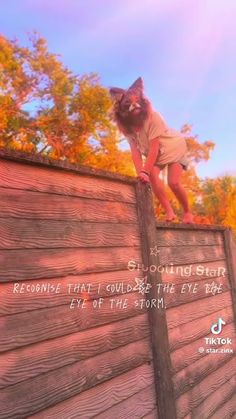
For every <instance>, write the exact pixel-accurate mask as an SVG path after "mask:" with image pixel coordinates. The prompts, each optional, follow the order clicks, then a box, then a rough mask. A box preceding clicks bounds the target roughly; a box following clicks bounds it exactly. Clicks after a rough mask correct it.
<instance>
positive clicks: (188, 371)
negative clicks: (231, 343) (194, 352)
mask: <svg viewBox="0 0 236 419" xmlns="http://www.w3.org/2000/svg"><path fill="white" fill-rule="evenodd" d="M231 358H233V354H229V353H218V354H217V356H214V355H213V356H212V354H207V355H206V356H203V357H202V358H201V359H198V360H197V361H196V362H194V364H192V365H189V366H188V367H186V368H184V369H183V370H181V371H179V372H178V373H177V374H175V375H174V376H173V383H174V391H175V397H176V398H178V397H179V396H180V395H181V394H183V393H185V392H186V391H188V390H189V388H191V387H195V386H196V385H197V384H198V383H200V382H201V381H202V380H203V379H204V378H206V377H209V376H210V374H211V373H213V372H214V371H215V370H216V369H218V368H220V367H221V366H222V365H223V364H225V363H227V362H228V361H229V360H230V359H231Z"/></svg>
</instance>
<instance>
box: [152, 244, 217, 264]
mask: <svg viewBox="0 0 236 419" xmlns="http://www.w3.org/2000/svg"><path fill="white" fill-rule="evenodd" d="M159 258H160V264H161V265H170V264H173V265H180V264H185V265H189V264H192V263H202V262H213V261H218V260H221V259H222V260H223V259H225V253H224V248H223V246H189V247H188V246H186V248H184V249H183V248H182V247H161V248H160V253H159Z"/></svg>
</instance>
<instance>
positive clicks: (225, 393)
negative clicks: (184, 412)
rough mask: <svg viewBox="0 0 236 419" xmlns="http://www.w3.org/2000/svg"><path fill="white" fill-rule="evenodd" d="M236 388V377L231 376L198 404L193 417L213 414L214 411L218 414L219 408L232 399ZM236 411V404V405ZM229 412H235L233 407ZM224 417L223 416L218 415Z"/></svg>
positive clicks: (235, 407)
mask: <svg viewBox="0 0 236 419" xmlns="http://www.w3.org/2000/svg"><path fill="white" fill-rule="evenodd" d="M235 390H236V377H235V376H234V377H231V378H230V379H229V380H228V381H226V382H225V383H224V384H223V385H222V386H221V387H220V388H218V389H217V390H216V391H214V393H212V394H211V395H210V396H209V397H207V398H206V399H205V400H204V401H203V402H202V403H201V404H200V405H198V406H197V407H196V408H195V409H194V410H193V412H192V415H193V418H195V419H197V418H205V417H207V416H211V415H213V414H214V413H215V414H218V410H219V409H220V408H221V407H222V405H223V404H224V403H226V402H227V401H228V400H230V399H231V397H232V396H233V395H234V394H235ZM234 409H235V412H236V404H235V406H234ZM227 413H228V414H229V417H230V414H232V413H233V409H232V410H231V411H228V412H227ZM218 417H219V418H222V416H218Z"/></svg>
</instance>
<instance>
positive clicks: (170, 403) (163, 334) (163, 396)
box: [136, 182, 176, 419]
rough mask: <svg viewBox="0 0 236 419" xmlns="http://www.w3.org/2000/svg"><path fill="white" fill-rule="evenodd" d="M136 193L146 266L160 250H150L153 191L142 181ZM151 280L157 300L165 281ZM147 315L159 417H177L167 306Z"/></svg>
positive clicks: (150, 277) (152, 244)
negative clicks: (153, 251)
mask: <svg viewBox="0 0 236 419" xmlns="http://www.w3.org/2000/svg"><path fill="white" fill-rule="evenodd" d="M136 196H137V211H138V217H139V225H140V235H141V251H142V258H143V263H144V265H145V266H146V267H147V266H150V265H153V264H157V265H159V263H158V259H159V258H158V254H157V256H155V255H153V254H151V252H150V249H151V248H154V247H155V245H156V223H155V215H154V209H153V202H152V194H151V191H150V189H149V187H148V186H147V185H143V184H141V183H140V182H138V183H137V184H136ZM148 282H149V284H151V286H152V287H151V289H150V292H149V294H148V298H149V299H157V300H158V299H160V298H162V297H163V294H162V293H160V292H158V288H157V287H156V284H157V283H161V282H162V280H161V275H160V274H159V273H158V272H148ZM160 288H162V287H160ZM148 315H149V321H150V329H151V341H152V351H153V362H154V375H155V387H156V397H157V406H158V413H159V417H160V418H165V419H175V418H176V409H175V400H174V390H173V383H172V378H171V375H172V373H171V360H170V353H169V341H168V330H167V321H166V313H165V309H164V308H158V309H153V308H149V309H148Z"/></svg>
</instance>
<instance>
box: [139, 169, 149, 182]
mask: <svg viewBox="0 0 236 419" xmlns="http://www.w3.org/2000/svg"><path fill="white" fill-rule="evenodd" d="M138 179H139V180H141V182H142V183H150V177H149V174H148V173H146V172H143V171H142V170H141V171H140V172H139V175H138Z"/></svg>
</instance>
